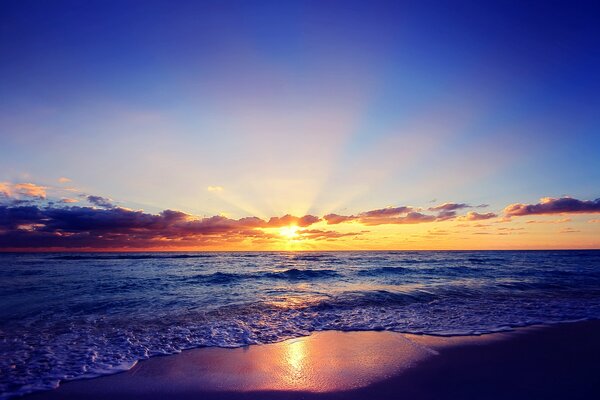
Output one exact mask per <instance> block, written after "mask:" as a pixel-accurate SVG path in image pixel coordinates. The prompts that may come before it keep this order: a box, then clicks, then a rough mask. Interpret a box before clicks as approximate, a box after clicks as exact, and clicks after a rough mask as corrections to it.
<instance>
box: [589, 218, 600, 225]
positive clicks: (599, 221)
mask: <svg viewBox="0 0 600 400" xmlns="http://www.w3.org/2000/svg"><path fill="white" fill-rule="evenodd" d="M588 224H600V218H595V219H590V220H589V221H588Z"/></svg>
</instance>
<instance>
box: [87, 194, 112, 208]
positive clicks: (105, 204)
mask: <svg viewBox="0 0 600 400" xmlns="http://www.w3.org/2000/svg"><path fill="white" fill-rule="evenodd" d="M87 201H89V202H90V203H91V204H93V205H95V206H98V207H102V208H113V207H115V205H114V204H113V203H112V202H111V200H110V199H107V198H106V197H102V196H92V195H90V196H87Z"/></svg>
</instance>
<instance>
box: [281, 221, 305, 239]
mask: <svg viewBox="0 0 600 400" xmlns="http://www.w3.org/2000/svg"><path fill="white" fill-rule="evenodd" d="M299 229H300V228H298V227H297V226H296V225H290V226H284V227H281V228H279V235H280V236H282V237H283V238H285V239H288V240H293V239H297V238H298V237H299V236H300V234H299V233H298V230H299Z"/></svg>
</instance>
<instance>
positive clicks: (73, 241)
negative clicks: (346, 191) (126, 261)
mask: <svg viewBox="0 0 600 400" xmlns="http://www.w3.org/2000/svg"><path fill="white" fill-rule="evenodd" d="M318 221H319V218H317V217H315V216H311V215H306V216H303V217H295V216H292V215H285V216H283V217H274V218H271V219H270V220H269V221H265V220H262V219H260V218H257V217H247V218H241V219H230V218H227V217H223V216H214V217H209V218H202V219H198V218H196V217H194V216H192V215H189V214H186V213H183V212H180V211H173V210H165V211H163V212H161V213H160V214H149V213H145V212H143V211H135V210H129V209H125V208H120V207H114V206H113V207H111V208H107V207H104V208H94V207H80V206H72V207H55V206H52V205H49V206H46V207H41V206H38V205H27V206H12V205H2V206H0V248H5V249H6V248H52V247H60V248H150V247H158V246H160V247H181V246H194V245H199V244H207V243H208V244H210V243H212V244H219V243H223V242H236V241H237V242H239V241H242V240H244V239H247V238H268V237H271V238H272V237H273V236H272V235H269V234H267V233H266V232H264V231H262V230H261V229H258V228H272V227H281V226H286V225H294V224H295V225H298V226H301V227H307V226H310V225H312V224H314V223H315V222H318ZM314 234H316V232H313V235H314ZM322 235H325V234H322ZM328 235H329V237H333V236H332V234H328Z"/></svg>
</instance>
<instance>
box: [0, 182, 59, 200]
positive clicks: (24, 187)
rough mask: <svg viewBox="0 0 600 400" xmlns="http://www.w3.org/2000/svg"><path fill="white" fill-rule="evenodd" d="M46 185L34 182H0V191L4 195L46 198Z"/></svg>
mask: <svg viewBox="0 0 600 400" xmlns="http://www.w3.org/2000/svg"><path fill="white" fill-rule="evenodd" d="M46 189H47V188H46V187H45V186H40V185H36V184H35V183H8V182H1V183H0V193H1V194H2V195H4V196H6V197H14V196H24V197H37V198H40V199H45V198H46Z"/></svg>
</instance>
